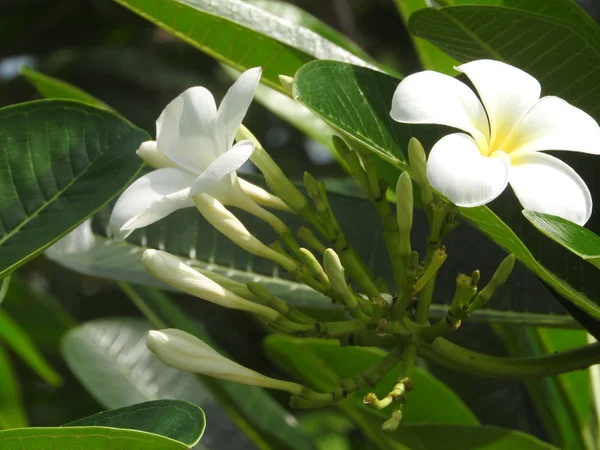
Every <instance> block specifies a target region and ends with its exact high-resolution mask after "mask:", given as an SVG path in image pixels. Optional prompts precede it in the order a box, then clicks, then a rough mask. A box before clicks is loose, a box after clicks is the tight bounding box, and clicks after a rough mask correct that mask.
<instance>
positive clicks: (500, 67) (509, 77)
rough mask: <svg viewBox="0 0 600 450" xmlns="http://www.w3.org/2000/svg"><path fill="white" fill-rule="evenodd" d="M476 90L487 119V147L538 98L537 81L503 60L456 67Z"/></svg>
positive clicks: (498, 140)
mask: <svg viewBox="0 0 600 450" xmlns="http://www.w3.org/2000/svg"><path fill="white" fill-rule="evenodd" d="M456 70H459V71H460V72H464V73H465V74H466V75H467V76H468V77H469V80H471V82H472V83H473V85H474V86H475V89H477V92H478V93H479V97H480V98H481V101H482V102H483V106H485V110H486V112H487V115H488V118H489V121H490V148H493V149H495V150H503V148H502V147H500V146H499V145H501V144H502V142H503V141H504V139H506V137H507V136H508V133H510V130H511V129H512V127H513V126H514V125H515V124H516V123H517V121H518V120H519V119H520V118H521V116H522V115H523V114H525V112H527V110H528V109H529V108H531V107H532V106H533V105H534V104H535V103H536V102H537V101H538V100H539V99H540V92H541V87H540V83H539V82H538V81H537V80H536V79H535V78H533V77H532V76H531V75H529V74H528V73H525V72H523V71H522V70H521V69H517V68H516V67H513V66H510V65H508V64H505V63H503V62H499V61H493V60H490V59H482V60H479V61H473V62H470V63H467V64H463V65H462V66H459V67H457V68H456Z"/></svg>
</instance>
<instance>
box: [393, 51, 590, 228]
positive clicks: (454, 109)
mask: <svg viewBox="0 0 600 450" xmlns="http://www.w3.org/2000/svg"><path fill="white" fill-rule="evenodd" d="M456 69H457V70H458V71H460V72H463V73H464V74H466V75H467V77H469V79H470V80H471V82H472V83H473V85H474V86H475V88H476V89H477V94H478V95H479V98H480V99H481V102H480V101H479V98H477V95H476V94H475V92H473V91H472V90H471V89H470V88H469V87H467V85H465V84H464V83H462V82H460V81H458V80H456V79H455V78H452V77H450V76H447V75H442V74H440V73H436V72H431V71H425V72H419V73H416V74H414V75H410V76H408V77H406V78H405V79H404V80H403V81H402V82H401V83H400V85H399V86H398V88H397V89H396V92H395V93H394V98H393V100H392V110H391V116H392V118H393V119H394V120H397V121H398V122H404V123H414V124H420V123H423V124H425V123H430V124H440V125H448V126H451V127H454V128H458V129H460V130H463V131H465V132H467V133H468V134H465V133H454V134H449V135H447V136H445V137H444V138H442V139H440V140H439V141H438V142H437V143H436V144H435V145H434V146H433V148H432V149H431V153H430V154H429V160H428V162H427V178H428V179H429V182H430V183H431V185H432V186H433V188H434V189H436V190H437V191H439V192H440V193H441V194H442V195H444V196H445V197H447V198H448V199H449V200H450V201H452V202H454V203H455V204H456V205H458V206H465V207H474V206H479V205H483V204H486V203H488V202H490V201H492V200H493V199H495V198H496V197H498V196H499V195H500V193H502V191H503V190H504V189H505V188H506V185H507V184H509V183H510V185H511V187H512V188H513V190H514V192H515V194H516V196H517V198H518V199H519V201H520V202H521V205H523V207H524V208H525V209H531V210H535V211H540V212H544V213H548V214H553V215H557V216H561V217H563V218H565V219H568V220H571V221H573V222H575V223H578V224H584V223H585V222H586V221H587V220H588V219H589V217H590V215H591V212H592V198H591V195H590V192H589V190H588V188H587V186H586V185H585V183H584V181H583V180H582V179H581V177H579V175H577V173H575V171H574V170H573V169H572V168H571V167H569V166H568V165H567V164H565V163H563V162H562V161H560V160H559V159H557V158H555V157H553V156H550V155H548V154H545V153H540V152H541V151H545V150H568V151H578V152H583V153H591V154H595V155H597V154H600V127H599V126H598V124H597V123H596V121H595V120H594V119H593V118H592V117H590V116H589V115H588V114H586V113H585V112H583V111H581V110H580V109H578V108H575V107H574V106H572V105H570V104H569V103H567V102H566V101H564V100H562V99H560V98H558V97H552V96H547V97H542V98H540V92H541V87H540V84H539V83H538V81H537V80H536V79H535V78H533V77H532V76H530V75H528V74H527V73H525V72H523V71H522V70H520V69H517V68H515V67H512V66H510V65H508V64H505V63H501V62H498V61H491V60H480V61H473V62H470V63H467V64H463V65H461V66H459V67H457V68H456ZM482 103H483V104H482Z"/></svg>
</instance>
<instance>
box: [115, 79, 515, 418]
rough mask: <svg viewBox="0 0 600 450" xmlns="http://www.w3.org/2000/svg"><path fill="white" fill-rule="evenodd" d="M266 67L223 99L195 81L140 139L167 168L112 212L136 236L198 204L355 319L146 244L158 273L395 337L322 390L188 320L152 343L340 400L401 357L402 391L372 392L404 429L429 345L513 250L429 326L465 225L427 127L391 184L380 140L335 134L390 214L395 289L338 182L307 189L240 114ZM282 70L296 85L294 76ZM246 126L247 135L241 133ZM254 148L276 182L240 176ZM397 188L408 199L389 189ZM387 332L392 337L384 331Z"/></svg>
mask: <svg viewBox="0 0 600 450" xmlns="http://www.w3.org/2000/svg"><path fill="white" fill-rule="evenodd" d="M259 77H260V70H259V69H252V70H249V71H247V72H245V73H244V74H242V76H241V77H240V78H239V79H238V81H236V83H235V84H234V85H233V86H232V88H231V89H230V90H229V92H228V93H227V95H226V96H225V99H224V100H223V102H222V103H221V105H220V107H219V108H218V110H217V108H216V105H215V103H214V99H213V98H212V95H210V93H209V92H208V91H207V90H206V89H204V88H192V89H190V90H188V91H186V92H185V93H184V94H182V95H181V96H180V97H178V98H176V99H175V100H174V101H173V102H171V103H170V104H169V105H168V106H167V108H165V110H164V111H163V113H162V114H161V116H160V117H159V119H158V121H157V140H156V141H151V142H146V143H143V144H142V146H141V147H140V148H139V150H138V154H139V155H140V157H141V158H142V159H143V160H144V161H146V162H147V163H148V164H149V165H150V166H152V167H153V168H154V169H155V170H154V171H153V172H150V173H149V174H147V175H144V176H143V177H141V178H140V179H139V180H137V181H136V182H135V183H133V184H132V185H131V186H130V187H129V188H128V189H127V190H126V191H125V192H124V194H123V195H122V197H121V198H120V199H119V201H118V202H117V204H116V206H115V209H114V211H113V215H112V218H111V226H112V229H113V232H114V235H115V237H116V238H124V237H126V236H127V235H128V234H129V233H131V232H132V231H133V230H134V229H136V228H140V227H143V226H146V225H148V224H150V223H153V222H155V221H157V220H160V219H161V218H163V217H165V216H166V215H168V214H170V213H171V212H173V211H175V210H177V209H180V208H184V207H193V206H195V207H196V208H197V210H198V211H199V212H200V214H202V216H203V217H204V218H205V219H206V221H207V222H208V223H210V224H211V225H212V226H213V227H214V228H215V229H216V230H218V231H219V232H220V233H222V234H223V235H224V236H226V237H227V238H228V239H230V240H231V241H232V242H233V243H235V244H236V245H237V246H239V247H241V248H242V249H244V250H245V251H247V252H249V253H251V254H253V255H256V256H258V257H260V258H266V259H268V260H271V261H273V262H274V263H276V264H277V265H279V266H280V267H281V268H283V269H284V270H285V272H287V274H288V275H289V277H290V278H291V279H293V280H294V281H295V282H298V283H303V284H305V285H306V286H308V287H309V288H311V289H313V290H315V291H317V292H320V293H321V294H323V295H324V296H327V297H329V298H330V299H331V300H332V302H333V303H334V304H336V305H339V307H340V312H342V313H343V314H344V315H345V318H344V319H342V320H338V321H332V322H322V321H319V320H316V319H314V318H312V317H310V316H309V315H307V314H305V313H304V312H302V311H300V310H299V309H297V308H295V307H293V306H291V305H289V304H288V303H287V302H285V301H284V300H282V299H281V298H278V297H277V296H275V295H273V294H271V293H270V292H269V291H268V290H267V289H266V288H265V287H264V286H262V285H261V284H259V283H256V282H248V283H245V284H243V283H239V282H237V281H234V280H231V279H229V278H228V277H225V276H223V275H219V274H216V273H213V272H210V271H208V270H203V269H201V268H197V267H194V265H193V261H192V262H190V264H186V263H185V262H183V261H181V260H180V259H178V258H176V257H174V256H172V255H170V254H168V253H165V252H162V251H158V250H146V251H145V252H144V254H143V256H142V263H143V265H144V266H145V267H146V269H147V270H148V271H149V272H150V273H151V274H152V275H153V276H154V277H156V278H157V279H159V280H160V281H162V282H164V283H166V284H168V285H170V286H172V287H174V288H176V289H179V290H181V291H183V292H185V293H187V294H190V295H192V296H195V297H198V298H200V299H203V300H205V301H209V302H212V303H215V304H217V305H220V306H222V307H225V308H231V309H237V310H242V311H246V312H249V313H251V314H253V315H254V316H255V317H257V318H258V319H259V320H261V321H263V322H264V323H266V324H267V325H268V326H269V327H271V328H272V329H273V330H276V331H278V332H284V333H288V334H292V335H296V336H314V337H322V338H339V339H340V341H341V342H348V343H360V342H362V343H364V345H379V344H381V343H384V342H385V343H386V344H390V343H391V345H392V346H393V347H394V349H393V350H392V351H390V353H389V354H388V355H387V356H386V357H385V358H383V359H382V360H381V361H380V362H379V363H377V364H376V365H374V366H373V367H371V368H370V369H369V370H368V371H367V372H365V374H363V375H362V376H359V377H354V378H353V379H352V380H345V381H344V382H343V383H342V384H341V385H340V389H339V390H337V391H335V392H331V393H317V392H314V391H312V390H310V389H308V388H306V387H303V386H301V385H299V384H297V383H292V382H288V381H282V380H275V379H273V378H270V377H266V376H263V375H261V374H259V373H257V372H255V371H252V370H250V369H247V368H245V367H242V366H240V365H239V364H237V363H235V362H233V361H230V360H228V359H227V358H225V357H224V356H222V355H221V354H219V353H218V352H217V351H215V350H214V349H212V348H211V347H210V346H209V345H207V344H206V343H204V342H202V341H201V340H199V339H198V338H197V337H194V336H192V335H190V334H188V333H185V332H183V331H179V330H172V329H169V330H162V331H151V332H150V333H149V335H148V347H149V348H150V349H151V350H152V352H154V354H155V355H156V356H157V357H158V358H159V359H161V360H162V361H163V362H165V363H166V364H168V365H170V366H172V367H176V368H179V369H182V370H188V371H193V372H199V373H202V374H205V375H209V376H213V377H217V378H223V379H227V380H232V381H236V382H239V383H244V384H251V385H257V386H263V387H268V388H273V389H280V390H284V391H287V392H290V393H291V394H292V401H291V404H292V405H293V406H296V407H302V408H308V407H317V406H323V405H327V404H331V403H332V402H334V401H337V400H340V399H342V398H344V397H345V396H346V395H348V393H349V392H351V391H353V390H357V389H360V388H362V387H365V386H368V385H373V384H375V383H377V382H378V381H379V380H380V379H381V378H382V377H383V376H384V375H385V374H386V373H387V372H389V371H390V370H391V369H392V367H394V366H395V365H398V364H401V370H400V374H401V377H400V378H399V379H398V382H397V383H396V385H395V386H394V389H393V390H392V391H391V392H390V394H389V395H387V396H386V397H384V398H383V399H381V400H379V399H377V397H376V396H374V394H369V395H368V396H367V398H366V400H365V403H368V404H370V405H371V406H373V407H376V408H383V407H385V406H388V405H391V404H394V405H396V406H395V408H394V412H393V414H392V418H391V419H390V420H389V421H387V422H386V423H385V424H384V428H385V429H388V430H389V429H394V428H396V427H397V426H398V424H399V422H400V420H401V418H402V410H401V404H402V402H404V401H405V399H406V393H407V392H408V391H410V390H411V389H412V381H411V379H410V376H411V372H412V369H413V367H414V361H415V358H416V355H417V353H418V350H419V346H422V345H428V343H430V342H432V341H433V340H435V339H436V338H437V337H438V336H440V335H442V334H444V333H445V332H447V331H448V330H450V329H455V328H457V327H458V324H460V320H463V319H465V318H467V317H468V316H469V315H471V314H472V313H473V312H474V311H475V310H476V309H478V308H481V307H482V306H484V305H485V303H487V301H488V300H489V299H490V297H491V296H492V294H493V293H494V291H495V289H496V288H497V287H498V286H499V285H500V284H502V283H503V282H504V281H505V280H506V278H507V276H508V274H509V273H510V270H511V269H512V265H513V264H514V257H509V258H507V259H506V260H505V262H503V263H502V265H501V266H500V268H499V269H498V271H497V273H496V274H495V275H494V277H493V278H492V280H491V281H490V283H489V284H488V285H487V286H486V287H485V288H484V289H482V290H481V291H480V292H479V293H477V288H476V285H477V281H478V276H479V273H478V272H476V273H474V274H473V276H471V277H464V276H463V278H464V279H463V278H460V277H459V278H460V280H459V281H457V290H456V295H455V299H454V301H453V302H452V305H451V307H450V309H449V311H448V314H447V316H446V317H445V319H444V321H440V322H438V323H436V324H433V325H429V322H428V316H427V314H428V311H429V305H430V303H431V300H432V295H433V286H434V283H435V278H436V275H437V272H438V271H439V269H440V267H441V266H442V264H443V263H444V261H445V260H446V257H447V255H446V252H445V249H444V247H443V245H442V239H443V237H444V236H445V234H447V233H448V232H449V231H450V230H451V229H452V228H453V227H454V226H456V220H455V216H456V208H455V207H454V206H453V205H451V204H449V203H448V202H447V201H445V200H444V199H443V198H440V197H439V196H438V195H437V194H434V192H433V190H432V188H431V186H430V185H429V181H428V178H427V174H426V170H427V163H426V161H427V158H426V155H425V151H424V149H423V146H422V145H421V144H420V143H419V141H417V140H416V139H412V140H411V141H410V143H409V145H408V155H409V162H410V168H409V170H407V171H405V172H403V173H402V174H401V175H400V177H399V178H398V180H397V183H396V186H395V190H394V189H393V187H394V186H393V187H392V189H389V186H388V185H387V184H386V183H385V182H384V181H383V180H382V178H381V177H380V175H379V173H378V169H377V166H376V164H375V162H374V161H373V160H372V155H371V153H370V152H368V151H366V150H365V149H363V148H361V147H360V146H359V145H355V144H352V146H353V147H351V146H350V145H348V143H346V142H345V141H344V140H343V139H342V138H339V137H337V136H335V137H334V138H333V144H334V146H335V148H336V150H337V152H338V153H339V155H340V156H341V157H342V158H343V159H344V161H345V162H346V168H347V170H348V171H349V172H350V174H351V175H352V176H353V177H354V178H355V179H356V180H357V182H358V183H359V184H360V186H361V187H362V188H363V190H364V191H365V193H366V194H367V197H368V198H369V199H370V201H371V203H372V204H373V206H374V209H375V210H376V212H377V214H378V215H379V217H380V219H381V222H382V228H383V237H384V239H385V243H386V246H387V249H388V253H389V259H390V265H391V267H392V272H393V275H394V279H393V283H394V284H393V286H392V287H391V288H390V286H389V284H388V283H390V280H383V279H381V278H376V277H375V276H374V274H372V273H371V271H370V269H369V267H368V265H367V264H366V263H365V261H364V260H363V259H362V258H361V256H360V255H359V254H358V253H357V252H356V251H355V249H354V248H353V247H352V245H351V243H350V242H348V240H347V238H346V235H345V233H344V230H343V229H342V226H341V225H340V223H339V221H338V219H337V217H336V214H335V212H334V210H333V208H332V206H331V203H330V199H329V195H328V192H327V190H326V187H325V184H324V183H323V182H321V181H318V180H316V179H315V178H314V177H312V176H311V175H310V174H308V173H305V175H304V180H303V181H304V191H305V192H306V194H305V193H304V192H303V190H302V189H301V188H300V187H298V186H296V185H295V184H294V183H292V182H291V181H290V180H289V179H288V178H287V177H286V176H285V174H284V173H283V171H282V170H281V169H280V168H279V166H277V164H276V163H275V162H274V161H273V160H272V159H271V157H270V156H269V155H268V154H267V152H266V151H265V150H264V149H263V148H262V146H261V145H260V143H259V142H258V140H257V139H256V138H255V137H254V136H253V135H252V134H251V133H250V132H249V131H248V130H247V129H246V128H245V127H244V126H243V125H241V120H242V118H243V116H244V114H245V112H246V110H247V107H248V105H249V103H250V101H251V99H252V95H253V93H254V89H255V88H256V85H257V83H258V79H259ZM283 82H284V83H287V84H286V86H288V87H289V80H286V79H284V80H283ZM234 139H236V140H237V141H238V142H237V143H236V144H235V145H234ZM199 143H201V144H202V145H199ZM204 147H206V148H204ZM209 150H210V151H209ZM248 159H251V161H252V162H253V163H254V164H255V165H256V166H257V167H258V168H259V170H260V171H261V172H262V174H263V175H264V177H265V181H266V184H267V186H268V187H269V188H270V190H271V191H272V192H273V193H269V192H267V191H265V190H264V189H262V188H260V187H258V186H255V185H253V184H251V183H248V182H246V181H244V180H241V179H239V178H238V177H237V175H236V170H237V169H238V168H239V167H240V166H241V164H242V163H244V162H245V161H246V160H248ZM413 181H414V182H415V183H416V184H417V186H418V187H419V189H418V191H419V192H420V195H421V203H422V205H423V207H424V209H425V211H426V213H427V215H428V217H429V221H430V233H429V240H428V244H429V245H428V249H427V253H426V255H425V257H424V259H423V260H420V257H419V255H418V253H417V252H416V251H414V250H413V248H412V246H411V230H412V227H413V209H414V202H413ZM394 193H395V198H396V209H395V211H394V210H393V208H392V207H391V206H390V202H389V201H388V198H389V197H393V196H394ZM227 206H235V207H238V208H241V209H243V210H245V211H246V212H248V213H250V214H252V215H254V216H256V217H258V218H259V219H261V220H263V221H264V222H266V223H267V224H268V225H269V226H270V227H271V228H272V229H273V231H274V232H275V233H276V235H277V240H275V241H274V242H272V243H270V245H266V244H265V243H263V242H261V241H260V240H259V239H258V238H257V237H255V236H254V235H253V234H252V233H251V232H250V231H249V230H248V229H247V228H246V226H245V225H244V224H243V223H242V221H241V220H240V219H238V218H237V217H236V216H235V215H234V214H233V213H232V212H231V211H230V210H229V209H228V208H227ZM264 207H267V208H271V209H275V210H279V211H285V212H287V213H294V214H296V215H298V216H299V217H301V218H302V219H304V220H305V222H306V223H307V225H308V226H305V227H302V228H300V229H299V230H298V231H297V233H296V235H294V234H293V233H292V231H291V230H290V229H289V228H288V226H287V225H286V224H285V223H284V222H283V221H282V220H281V219H280V218H279V217H277V216H276V215H275V214H273V213H272V212H270V211H268V210H267V209H265V208H264ZM309 227H311V228H312V229H311V228H309ZM317 236H319V237H317ZM297 238H299V239H300V240H301V241H303V242H304V244H305V245H306V247H303V246H301V245H300V244H299V243H298V241H297ZM415 302H416V307H415ZM386 338H391V340H387V341H385V339H386ZM382 340H383V341H382ZM400 361H401V362H400ZM367 400H368V401H367Z"/></svg>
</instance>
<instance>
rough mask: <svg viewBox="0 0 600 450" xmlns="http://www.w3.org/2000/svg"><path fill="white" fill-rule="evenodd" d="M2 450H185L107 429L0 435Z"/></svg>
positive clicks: (168, 442)
mask: <svg viewBox="0 0 600 450" xmlns="http://www.w3.org/2000/svg"><path fill="white" fill-rule="evenodd" d="M0 448H1V449H2V450H41V449H44V450H46V449H60V450H108V449H110V450H184V449H189V447H188V446H187V445H185V444H182V443H181V442H177V441H174V440H172V439H169V438H166V437H163V436H159V435H156V434H151V433H145V432H143V431H135V430H120V429H118V428H106V427H73V428H17V429H15V430H6V431H0Z"/></svg>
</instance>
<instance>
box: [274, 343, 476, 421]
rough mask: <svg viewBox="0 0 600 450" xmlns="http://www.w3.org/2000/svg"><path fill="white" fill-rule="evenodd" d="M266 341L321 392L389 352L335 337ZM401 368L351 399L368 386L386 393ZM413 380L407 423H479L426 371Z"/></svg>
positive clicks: (280, 361)
mask: <svg viewBox="0 0 600 450" xmlns="http://www.w3.org/2000/svg"><path fill="white" fill-rule="evenodd" d="M264 345H265V349H266V353H267V355H268V356H269V357H270V359H271V360H272V361H273V363H275V364H276V365H278V366H280V367H281V368H282V369H284V370H285V371H287V372H288V373H292V374H294V375H296V376H297V377H298V378H299V379H300V380H301V381H303V382H304V383H308V385H309V386H310V387H312V388H313V389H317V390H319V391H320V392H330V391H334V390H336V389H338V388H339V386H340V381H341V380H344V379H351V378H353V377H355V376H358V375H360V374H361V373H363V372H364V371H365V370H366V369H368V368H369V367H370V366H372V365H373V364H375V363H377V362H378V361H379V360H380V359H381V358H382V357H383V355H385V352H383V351H381V350H376V349H373V348H364V347H340V345H339V343H338V342H336V341H325V340H322V339H304V338H294V337H289V336H283V335H271V336H268V337H267V338H266V339H265V342H264ZM398 372H399V367H397V368H395V369H393V370H391V371H390V372H389V373H388V374H387V375H386V376H385V377H383V379H382V380H381V381H380V382H379V383H378V384H377V386H375V387H374V388H372V387H368V388H366V389H361V390H359V391H357V392H355V393H353V394H351V395H350V397H349V401H354V402H357V401H358V403H361V399H362V397H363V396H364V395H365V394H366V393H367V392H370V391H373V392H375V393H376V394H378V395H380V396H382V397H383V396H385V395H386V394H387V393H388V392H389V391H390V390H391V388H392V387H393V385H394V384H395V382H396V377H397V375H398ZM413 382H414V384H415V390H414V391H413V392H411V393H410V398H409V401H407V402H406V404H405V405H404V410H403V413H404V421H405V423H418V422H427V423H445V424H465V425H475V424H477V423H478V421H477V419H476V417H475V416H474V415H473V413H472V412H471V411H470V410H469V408H467V406H466V405H465V404H464V403H463V402H462V400H461V399H460V398H459V397H458V396H457V395H456V394H455V393H454V392H452V391H451V390H450V389H449V388H448V387H447V386H446V385H444V384H443V383H442V382H440V381H438V380H436V379H435V378H434V377H433V376H431V375H430V374H429V373H427V372H426V371H424V370H422V369H416V370H415V372H414V374H413ZM361 407H364V406H362V405H361Z"/></svg>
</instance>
